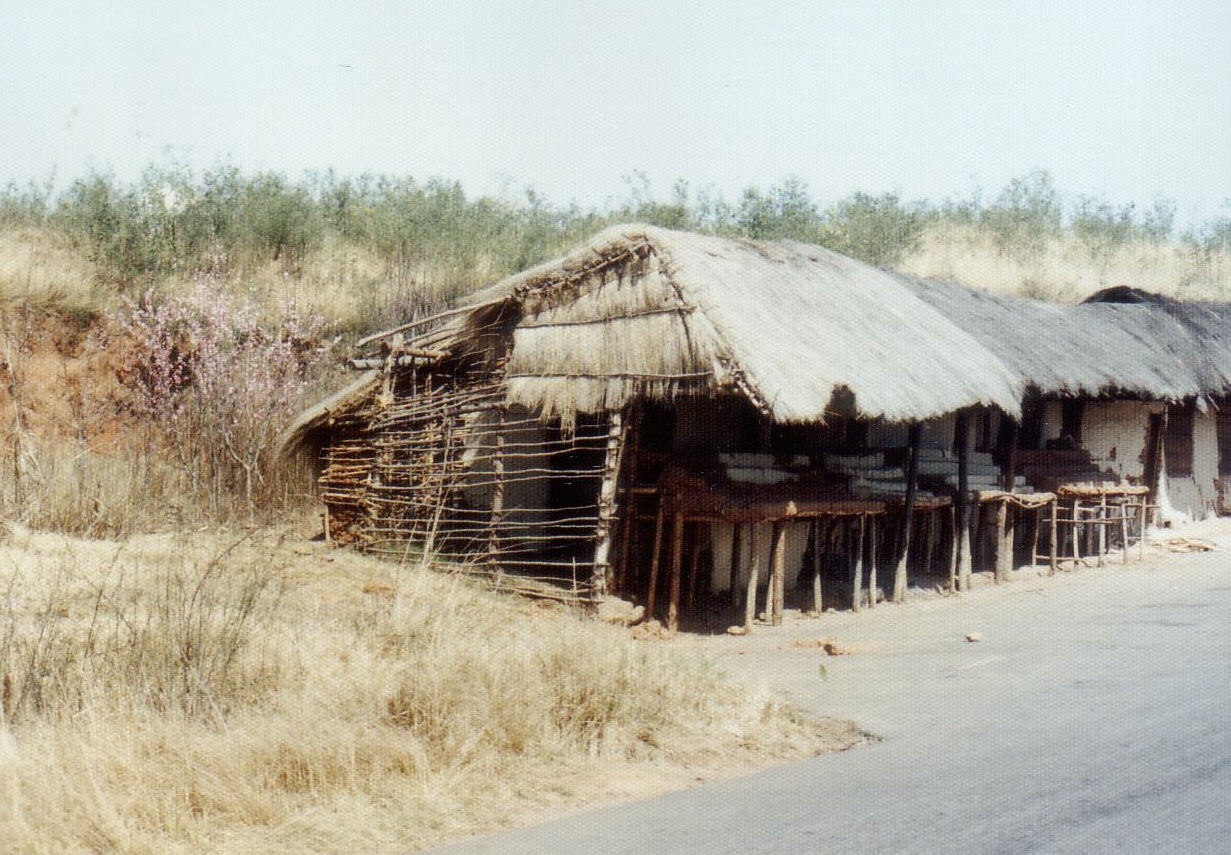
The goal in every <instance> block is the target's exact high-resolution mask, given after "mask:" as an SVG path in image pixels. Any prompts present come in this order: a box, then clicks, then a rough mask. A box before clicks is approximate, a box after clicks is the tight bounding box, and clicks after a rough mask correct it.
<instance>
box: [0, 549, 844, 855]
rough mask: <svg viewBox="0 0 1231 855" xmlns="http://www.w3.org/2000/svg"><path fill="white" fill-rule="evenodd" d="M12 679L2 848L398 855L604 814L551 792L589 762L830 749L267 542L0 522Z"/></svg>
mask: <svg viewBox="0 0 1231 855" xmlns="http://www.w3.org/2000/svg"><path fill="white" fill-rule="evenodd" d="M0 676H2V677H3V678H4V680H5V685H6V686H7V687H8V688H7V690H6V692H5V702H4V710H5V711H4V715H3V717H2V718H0V839H3V840H5V842H6V846H8V847H10V848H11V850H12V851H42V852H86V851H108V852H122V853H146V852H150V853H153V852H172V853H174V852H209V851H219V852H221V851H245V852H254V853H260V852H285V851H299V852H354V851H361V850H367V849H379V848H391V847H394V846H396V847H399V848H400V849H404V848H407V847H415V846H419V845H424V844H426V843H428V842H430V841H433V840H438V839H440V838H442V837H445V836H449V835H452V834H457V833H460V832H462V831H464V830H466V829H473V828H478V827H494V826H498V825H503V824H508V823H515V822H517V821H519V819H520V818H522V817H524V816H525V815H526V814H527V813H533V812H534V811H537V810H542V809H543V806H544V805H548V804H553V803H557V802H559V801H560V800H561V799H564V800H565V801H567V800H568V799H569V798H570V797H572V798H575V797H577V796H579V795H591V796H593V795H594V793H585V792H584V791H573V792H572V794H571V796H570V794H569V793H568V792H564V793H562V792H561V790H562V789H564V788H568V787H571V786H574V785H572V784H568V783H566V782H567V781H568V780H569V779H570V778H572V777H576V775H575V774H572V773H575V772H576V771H577V770H579V769H582V768H587V769H590V770H591V771H593V770H594V769H595V768H597V767H593V766H592V764H596V763H599V764H601V765H602V768H603V769H604V770H606V771H607V772H609V773H611V772H612V771H613V770H617V769H619V770H623V771H624V773H625V778H624V779H625V780H629V779H633V778H635V777H636V776H638V775H649V776H652V775H653V774H654V773H655V771H656V770H660V769H662V768H663V767H669V766H670V764H671V763H672V762H685V761H687V760H689V759H695V758H696V752H698V751H700V750H701V749H702V748H704V749H706V750H708V751H710V752H716V753H717V755H718V756H721V757H723V758H726V760H727V761H728V762H729V763H732V764H736V765H738V764H739V763H740V762H746V761H747V760H748V759H749V758H751V757H753V756H757V757H759V758H761V759H763V758H764V756H766V755H771V756H772V755H775V754H778V755H784V756H785V755H787V754H791V753H794V754H798V753H799V752H800V751H801V750H802V751H808V750H816V749H817V748H818V747H819V745H820V744H821V743H820V741H819V740H818V738H817V736H816V734H815V732H814V731H812V730H810V729H809V728H808V727H806V726H803V725H801V724H800V723H799V722H798V721H797V720H795V719H794V718H793V717H792V716H790V715H789V714H787V713H786V712H785V711H784V710H783V709H782V708H780V707H779V706H777V705H775V704H773V703H769V702H768V701H767V699H766V698H764V697H762V696H760V695H759V694H757V693H756V692H751V691H749V690H747V689H745V688H743V687H740V686H737V685H732V684H730V683H728V682H727V681H726V680H725V679H724V678H723V677H722V676H721V675H720V674H718V673H717V672H716V671H715V670H714V669H713V668H712V667H711V666H708V665H707V664H705V663H704V662H698V661H696V659H695V658H693V657H685V656H683V655H678V654H676V653H675V652H674V651H672V650H671V649H670V648H669V647H664V646H661V645H657V644H648V645H647V644H646V643H645V642H635V641H633V640H631V639H630V638H629V637H628V635H627V632H626V631H622V630H616V629H614V628H610V627H606V626H602V625H597V624H595V623H592V622H590V621H587V620H584V619H582V618H580V617H579V616H577V615H574V614H572V613H569V612H566V611H562V610H560V609H557V608H542V607H540V606H537V605H534V604H530V603H527V602H524V601H520V600H509V599H505V598H502V597H497V596H495V595H492V594H489V593H487V592H485V591H483V590H480V589H478V588H475V587H474V586H473V585H472V584H471V583H470V582H468V581H465V580H464V579H462V578H460V577H449V576H442V575H439V574H436V573H430V572H414V571H411V570H399V568H397V567H396V566H394V565H391V564H388V563H384V562H379V561H376V560H373V559H370V558H367V557H365V556H360V555H354V554H349V553H344V552H335V551H330V550H327V549H325V548H324V547H317V546H311V547H310V546H303V545H299V546H295V547H288V546H286V545H285V544H281V543H280V542H279V540H278V538H276V537H275V536H273V535H269V534H265V533H256V534H252V535H248V536H242V535H222V534H213V535H210V534H197V535H193V536H186V535H182V534H176V535H158V536H148V535H147V536H142V537H135V538H130V539H127V540H124V541H119V542H99V541H93V542H91V541H75V540H69V539H66V538H64V537H61V536H56V535H51V534H43V533H37V532H31V531H29V530H26V529H22V528H19V527H11V526H10V527H9V529H8V533H7V537H6V539H5V542H4V543H3V544H0ZM741 758H742V759H741ZM692 774H695V773H690V776H691V775H692Z"/></svg>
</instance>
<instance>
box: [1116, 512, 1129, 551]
mask: <svg viewBox="0 0 1231 855" xmlns="http://www.w3.org/2000/svg"><path fill="white" fill-rule="evenodd" d="M1130 508H1131V506H1130V505H1129V504H1128V500H1127V499H1125V500H1124V501H1123V502H1122V503H1121V504H1119V505H1117V506H1116V509H1117V511H1118V512H1119V514H1120V545H1121V546H1122V547H1124V563H1125V564H1127V563H1128V515H1129V513H1131V510H1130Z"/></svg>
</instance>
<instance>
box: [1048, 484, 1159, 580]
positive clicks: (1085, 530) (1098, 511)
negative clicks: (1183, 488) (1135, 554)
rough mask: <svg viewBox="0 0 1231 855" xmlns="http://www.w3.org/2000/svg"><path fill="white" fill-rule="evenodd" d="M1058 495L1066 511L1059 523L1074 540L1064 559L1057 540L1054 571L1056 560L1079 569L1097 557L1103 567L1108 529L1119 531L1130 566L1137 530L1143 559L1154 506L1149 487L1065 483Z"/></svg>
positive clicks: (1140, 555)
mask: <svg viewBox="0 0 1231 855" xmlns="http://www.w3.org/2000/svg"><path fill="white" fill-rule="evenodd" d="M1056 495H1057V500H1058V504H1059V505H1061V506H1062V507H1063V509H1064V512H1065V516H1063V517H1059V518H1058V520H1057V523H1058V524H1059V525H1063V526H1065V527H1066V528H1067V531H1066V537H1067V538H1068V539H1069V540H1070V541H1071V552H1070V554H1069V555H1068V556H1067V557H1064V556H1063V555H1062V553H1063V551H1064V550H1063V549H1061V548H1060V546H1059V543H1060V541H1057V547H1056V549H1054V550H1053V552H1054V553H1060V554H1057V557H1056V559H1054V560H1053V562H1052V567H1053V569H1054V568H1055V566H1056V561H1057V560H1060V561H1072V562H1073V564H1074V566H1076V565H1078V564H1082V563H1084V562H1085V560H1086V558H1087V557H1094V558H1095V559H1096V564H1097V566H1100V567H1101V566H1102V564H1103V557H1104V556H1105V555H1106V554H1107V547H1108V544H1109V540H1110V538H1108V536H1107V535H1108V528H1113V529H1115V530H1118V531H1119V534H1120V545H1121V546H1122V547H1123V549H1124V561H1125V562H1126V563H1127V561H1128V550H1129V543H1130V536H1131V534H1132V529H1133V528H1134V527H1136V530H1137V531H1136V533H1137V544H1138V547H1139V550H1140V551H1139V557H1144V554H1145V541H1146V524H1147V522H1148V520H1147V517H1148V515H1149V511H1150V507H1151V506H1150V499H1149V496H1150V488H1149V487H1144V486H1141V485H1138V484H1106V483H1096V484H1062V485H1060V486H1059V487H1058V488H1057V490H1056ZM1083 534H1084V535H1085V539H1086V548H1085V557H1083V554H1082V547H1081V541H1082V535H1083Z"/></svg>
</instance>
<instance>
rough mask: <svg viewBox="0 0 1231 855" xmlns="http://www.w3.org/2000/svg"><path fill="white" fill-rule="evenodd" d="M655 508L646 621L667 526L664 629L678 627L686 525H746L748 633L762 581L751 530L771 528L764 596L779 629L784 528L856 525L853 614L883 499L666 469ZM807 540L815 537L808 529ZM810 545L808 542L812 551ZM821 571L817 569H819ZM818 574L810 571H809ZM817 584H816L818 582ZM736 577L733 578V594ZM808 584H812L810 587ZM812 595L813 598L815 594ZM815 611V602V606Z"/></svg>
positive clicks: (825, 486) (823, 486)
mask: <svg viewBox="0 0 1231 855" xmlns="http://www.w3.org/2000/svg"><path fill="white" fill-rule="evenodd" d="M658 492H659V496H660V499H659V504H658V513H657V519H656V521H655V529H654V548H653V553H652V558H651V564H650V584H649V592H648V597H647V602H646V614H647V615H649V616H651V617H652V616H653V614H654V606H655V597H656V589H657V586H658V573H659V567H660V563H661V553H662V547H663V543H662V541H663V531H664V528H665V525H666V522H667V520H668V519H670V520H671V521H672V523H673V526H672V538H671V561H670V567H671V579H670V585H669V589H668V590H669V592H670V593H669V597H670V602H669V605H668V611H667V628H668V630H669V631H672V632H674V631H676V630H678V628H679V606H680V588H681V585H680V582H681V578H682V569H683V568H682V563H683V541H684V526H685V525H686V524H687V523H698V522H699V523H716V522H725V523H731V524H733V525H735V526H737V530H738V529H739V528H742V527H744V526H748V527H749V528H750V529H751V533H752V538H753V540H752V543H753V547H752V549H751V550H750V553H751V562H752V565H751V569H750V574H749V579H748V586H747V597H746V599H745V607H744V628H745V629H746V630H750V629H751V628H752V621H753V617H754V615H755V613H756V600H757V597H756V593H757V583H758V581H759V580H758V576H759V575H760V567H759V564H760V554H759V553H760V550H759V545H758V544H757V542H756V538H757V530H756V526H755V524H757V523H772V524H773V548H772V550H771V560H770V574H769V578H768V581H769V584H768V589H767V592H766V600H767V608H766V610H765V612H766V617H767V618H768V619H769V620H770V622H771V623H773V624H775V625H777V624H780V623H781V622H782V610H783V599H784V586H785V578H786V568H785V566H784V565H785V554H786V538H785V531H786V525H787V524H788V523H790V522H795V521H803V520H818V519H822V518H841V517H846V518H854V519H857V520H858V534H857V536H856V538H855V539H854V541H855V542H854V543H853V544H849V545H848V546H849V549H850V554H851V557H852V558H853V565H854V571H853V575H854V586H853V587H854V591H853V593H852V600H853V604H854V606H855V608H856V609H858V600H859V596H860V589H861V587H862V581H863V553H864V542H865V537H866V536H867V531H868V528H869V524H870V525H871V527H872V532H873V540H875V525H876V522H875V521H876V519H877V518H878V517H881V516H883V515H884V514H885V513H886V512H887V510H888V505H887V503H886V502H885V501H884V500H881V499H871V498H860V497H858V496H855V495H853V494H851V493H848V492H843V491H840V490H837V489H835V487H834V485H833V484H832V483H824V482H821V483H809V482H808V481H806V480H798V481H784V482H782V483H777V484H758V483H751V482H747V481H729V480H726V479H725V478H721V477H717V476H716V475H715V474H714V473H704V472H697V471H695V470H690V469H685V468H683V467H677V466H668V467H667V469H665V470H664V471H663V474H662V476H661V477H660V479H659V482H658ZM813 537H814V538H815V537H818V528H814V530H813ZM815 546H816V541H814V547H815ZM817 552H818V550H817V549H816V548H814V549H813V561H814V564H815V563H816V562H818V561H819V558H818V556H817ZM738 555H739V551H738V550H734V551H733V554H732V565H733V567H734V565H735V564H736V563H737V562H738ZM870 564H871V566H872V568H873V569H872V573H873V575H872V577H871V579H870V582H871V584H872V585H873V586H874V585H875V575H874V574H875V559H874V558H873V560H872V561H871V562H870ZM818 566H819V565H818ZM815 569H816V567H814V570H815ZM817 578H818V579H819V577H817ZM737 579H738V575H737V574H736V573H733V574H732V580H731V584H732V588H734V586H735V584H736V581H737ZM814 584H816V583H815V582H814ZM814 596H819V591H816V590H815V589H814ZM818 605H819V603H818Z"/></svg>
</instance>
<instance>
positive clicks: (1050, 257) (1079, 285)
mask: <svg viewBox="0 0 1231 855" xmlns="http://www.w3.org/2000/svg"><path fill="white" fill-rule="evenodd" d="M897 269H898V270H900V271H901V272H903V273H912V274H915V275H917V276H926V277H931V278H936V279H942V280H946V281H950V282H957V283H959V284H962V285H967V286H970V287H974V288H987V289H989V290H991V291H999V292H1003V293H1007V294H1019V295H1022V296H1027V297H1035V298H1041V299H1046V300H1056V301H1060V302H1070V303H1075V302H1078V301H1080V300H1082V299H1084V298H1086V297H1088V296H1090V295H1091V294H1093V293H1094V292H1095V291H1098V290H1100V289H1102V288H1107V287H1109V286H1112V285H1131V286H1133V287H1136V288H1141V289H1144V290H1146V291H1153V292H1155V293H1159V294H1166V295H1168V296H1172V297H1179V298H1183V299H1205V300H1227V299H1231V257H1228V256H1227V255H1226V254H1225V253H1209V254H1205V253H1201V252H1197V251H1195V250H1192V249H1189V248H1187V247H1184V246H1182V245H1179V244H1174V243H1151V242H1149V241H1133V242H1129V243H1126V244H1124V245H1122V246H1119V247H1114V248H1102V249H1099V248H1093V249H1092V248H1091V247H1089V246H1087V245H1085V244H1083V243H1082V242H1081V241H1079V240H1078V239H1077V238H1075V237H1072V236H1067V235H1066V236H1064V237H1060V238H1053V239H1051V240H1049V241H1048V242H1047V244H1046V248H1045V249H1043V250H1041V251H1038V252H1027V251H1020V250H1019V251H1014V250H1013V249H1009V250H1008V251H1002V250H1001V249H1000V248H999V247H998V246H997V245H996V243H995V241H994V240H993V238H992V237H991V236H990V235H989V234H988V233H986V232H984V231H980V230H979V229H977V228H975V227H973V226H966V225H960V224H954V223H944V222H942V223H939V224H934V225H932V226H931V227H930V228H929V230H928V231H927V232H925V235H924V240H923V245H922V246H921V248H920V249H919V251H918V252H916V253H915V254H914V255H912V256H910V257H909V258H907V259H905V260H904V261H903V262H902V263H901V264H899V265H898V266H897Z"/></svg>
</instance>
